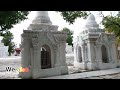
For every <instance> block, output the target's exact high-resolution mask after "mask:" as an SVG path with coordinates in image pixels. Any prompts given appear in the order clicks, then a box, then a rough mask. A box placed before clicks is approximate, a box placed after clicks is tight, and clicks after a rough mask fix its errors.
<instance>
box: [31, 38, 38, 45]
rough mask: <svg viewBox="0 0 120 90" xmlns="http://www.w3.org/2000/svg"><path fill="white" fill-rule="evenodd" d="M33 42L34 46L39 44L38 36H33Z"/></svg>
mask: <svg viewBox="0 0 120 90" xmlns="http://www.w3.org/2000/svg"><path fill="white" fill-rule="evenodd" d="M32 44H33V46H36V45H37V44H38V38H37V37H33V38H32Z"/></svg>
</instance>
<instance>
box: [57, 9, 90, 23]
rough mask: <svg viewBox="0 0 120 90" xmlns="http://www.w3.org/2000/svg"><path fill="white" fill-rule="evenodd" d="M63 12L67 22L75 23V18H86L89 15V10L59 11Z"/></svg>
mask: <svg viewBox="0 0 120 90" xmlns="http://www.w3.org/2000/svg"><path fill="white" fill-rule="evenodd" d="M58 12H60V13H61V15H62V17H63V19H64V20H66V22H68V23H69V24H73V23H74V22H75V19H77V18H78V17H79V18H82V17H83V18H84V19H86V17H87V16H88V15H89V13H88V12H87V11H58Z"/></svg>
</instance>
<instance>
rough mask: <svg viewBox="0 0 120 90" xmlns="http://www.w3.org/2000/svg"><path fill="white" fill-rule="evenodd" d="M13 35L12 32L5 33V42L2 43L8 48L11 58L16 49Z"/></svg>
mask: <svg viewBox="0 0 120 90" xmlns="http://www.w3.org/2000/svg"><path fill="white" fill-rule="evenodd" d="M13 38H14V37H13V34H12V33H11V32H10V31H7V32H6V33H4V35H3V40H2V42H3V43H4V45H5V46H8V52H9V56H11V53H14V51H15V50H14V48H15V43H14V42H12V39H13Z"/></svg>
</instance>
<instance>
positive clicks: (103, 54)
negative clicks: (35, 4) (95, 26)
mask: <svg viewBox="0 0 120 90" xmlns="http://www.w3.org/2000/svg"><path fill="white" fill-rule="evenodd" d="M101 50H102V61H103V62H104V63H108V54H107V48H106V47H105V45H102V47H101Z"/></svg>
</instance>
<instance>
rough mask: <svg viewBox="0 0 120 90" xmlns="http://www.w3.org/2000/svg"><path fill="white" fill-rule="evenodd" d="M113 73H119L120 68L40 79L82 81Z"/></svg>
mask: <svg viewBox="0 0 120 90" xmlns="http://www.w3.org/2000/svg"><path fill="white" fill-rule="evenodd" d="M115 73H120V68H115V69H109V70H99V71H91V72H84V73H77V74H70V75H62V76H54V77H47V78H42V79H82V78H86V77H93V76H101V75H106V74H115ZM98 79H99V78H98Z"/></svg>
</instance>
